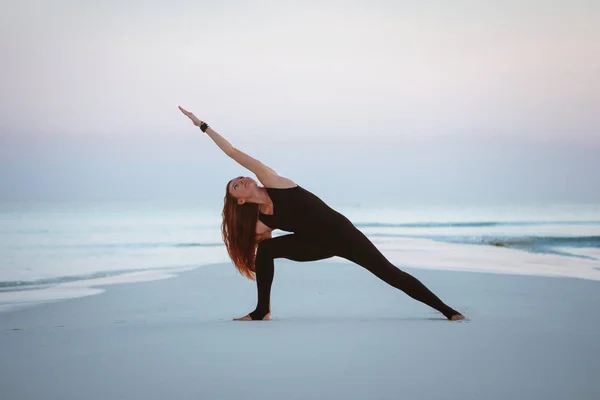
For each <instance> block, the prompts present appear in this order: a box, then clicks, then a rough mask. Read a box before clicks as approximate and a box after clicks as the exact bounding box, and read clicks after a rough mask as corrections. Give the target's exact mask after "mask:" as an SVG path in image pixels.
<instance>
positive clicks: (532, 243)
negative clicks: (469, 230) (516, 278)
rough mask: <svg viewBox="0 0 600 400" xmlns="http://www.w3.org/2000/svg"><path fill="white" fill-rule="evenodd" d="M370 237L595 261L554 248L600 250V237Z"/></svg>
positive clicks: (383, 235)
mask: <svg viewBox="0 0 600 400" xmlns="http://www.w3.org/2000/svg"><path fill="white" fill-rule="evenodd" d="M368 236H372V237H406V238H420V239H431V240H436V241H440V242H446V243H458V244H479V245H489V246H498V247H508V248H514V249H519V250H525V251H529V252H532V253H548V254H557V255H564V256H569V257H577V258H585V259H590V260H597V259H598V258H596V257H592V256H587V255H582V254H574V253H569V252H567V251H564V250H557V249H555V248H556V247H582V248H589V247H592V248H600V236H564V237H563V236H517V237H506V236H504V237H498V236H439V235H410V234H386V233H373V234H369V235H368Z"/></svg>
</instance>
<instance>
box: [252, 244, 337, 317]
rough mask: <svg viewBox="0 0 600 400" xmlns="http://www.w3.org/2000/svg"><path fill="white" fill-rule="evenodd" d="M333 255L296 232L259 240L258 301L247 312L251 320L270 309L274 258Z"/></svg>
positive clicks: (328, 256) (314, 257)
mask: <svg viewBox="0 0 600 400" xmlns="http://www.w3.org/2000/svg"><path fill="white" fill-rule="evenodd" d="M333 256H334V254H333V252H332V251H329V250H327V249H325V248H321V247H319V246H318V245H316V244H315V243H312V242H309V241H307V240H305V239H303V238H302V237H301V236H299V235H297V234H290V235H283V236H278V237H275V238H272V239H267V240H263V241H262V242H260V243H259V244H258V249H257V251H256V262H255V269H256V289H257V292H258V302H257V305H256V309H255V310H254V311H252V312H251V313H250V314H249V315H250V317H251V318H252V319H253V320H256V319H263V318H264V317H265V315H267V314H268V313H269V311H270V304H269V303H270V298H271V285H272V283H273V275H274V272H275V265H274V260H275V259H276V258H287V259H288V260H292V261H300V262H303V261H317V260H324V259H326V258H330V257H333Z"/></svg>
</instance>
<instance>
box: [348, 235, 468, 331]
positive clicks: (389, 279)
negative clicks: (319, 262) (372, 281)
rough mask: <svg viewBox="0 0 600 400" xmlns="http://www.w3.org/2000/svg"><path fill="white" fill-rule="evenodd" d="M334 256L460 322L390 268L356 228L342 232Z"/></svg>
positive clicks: (412, 280) (457, 316) (425, 290)
mask: <svg viewBox="0 0 600 400" xmlns="http://www.w3.org/2000/svg"><path fill="white" fill-rule="evenodd" d="M336 250H337V252H336V255H339V256H340V257H343V258H345V259H347V260H349V261H352V262H354V263H356V264H358V265H360V266H362V267H364V268H365V269H367V270H368V271H370V272H371V273H373V274H374V275H375V276H377V277H378V278H380V279H381V280H383V281H384V282H386V283H388V284H389V285H391V286H393V287H395V288H397V289H400V290H402V291H403V292H404V293H406V294H407V295H409V296H410V297H412V298H413V299H415V300H418V301H420V302H422V303H425V304H427V305H428V306H430V307H432V308H434V309H436V310H438V311H439V312H441V313H442V314H444V316H446V318H448V319H452V320H457V319H464V317H463V316H462V314H460V313H459V312H458V311H456V310H454V309H453V308H451V307H449V306H448V305H446V304H445V303H444V302H443V301H442V300H440V299H439V298H438V297H437V296H436V295H435V294H433V292H432V291H431V290H429V289H428V288H427V287H426V286H425V285H424V284H423V283H421V281H419V280H418V279H417V278H415V277H414V276H412V275H410V274H408V273H406V272H404V271H402V270H401V269H399V268H397V267H396V266H395V265H393V264H392V263H391V262H390V261H389V260H388V259H387V258H386V257H385V256H384V255H383V254H382V253H381V252H380V251H379V249H377V247H375V245H374V244H373V243H372V242H371V241H370V240H369V239H368V238H367V237H366V236H365V235H364V234H363V233H362V232H361V231H359V230H358V229H351V230H350V232H349V231H346V232H345V233H344V235H343V239H340V242H339V243H337V244H336Z"/></svg>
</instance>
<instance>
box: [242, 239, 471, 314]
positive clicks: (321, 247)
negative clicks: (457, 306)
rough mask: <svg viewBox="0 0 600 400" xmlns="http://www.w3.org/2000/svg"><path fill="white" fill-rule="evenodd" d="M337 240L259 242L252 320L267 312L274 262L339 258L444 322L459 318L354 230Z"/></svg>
mask: <svg viewBox="0 0 600 400" xmlns="http://www.w3.org/2000/svg"><path fill="white" fill-rule="evenodd" d="M336 239H337V240H335V241H331V240H325V241H322V240H320V241H318V242H317V241H316V240H314V239H313V240H307V239H306V238H303V237H302V236H300V235H297V234H289V235H283V236H278V237H275V238H272V239H267V240H263V241H262V242H260V243H259V245H258V249H257V252H256V263H255V265H256V286H257V290H258V304H257V306H256V309H255V310H254V311H253V312H251V313H250V316H251V317H252V319H263V318H264V316H265V315H267V313H268V312H269V311H270V304H269V303H270V302H269V301H270V298H271V284H272V283H273V274H274V261H273V260H275V259H276V258H286V259H288V260H293V261H300V262H303V261H316V260H324V259H327V258H331V257H333V256H339V257H342V258H345V259H347V260H349V261H352V262H354V263H356V264H358V265H360V266H362V267H364V268H366V269H367V270H369V271H370V272H372V273H373V274H374V275H375V276H377V277H378V278H380V279H381V280H383V281H384V282H386V283H388V284H389V285H391V286H393V287H395V288H397V289H400V290H402V291H404V292H405V293H406V294H407V295H409V296H410V297H412V298H413V299H415V300H419V301H421V302H423V303H425V304H427V305H428V306H430V307H433V308H435V309H436V310H438V311H439V312H441V313H442V314H444V316H446V318H448V319H450V318H451V317H452V316H453V315H456V314H460V313H459V312H458V311H456V310H454V309H452V308H450V307H449V306H447V305H446V304H444V303H443V302H442V301H441V300H440V299H439V298H438V297H437V296H436V295H435V294H433V293H432V292H431V291H430V290H429V289H427V288H426V287H425V285H423V284H422V283H421V282H420V281H419V280H418V279H416V278H415V277H413V276H412V275H410V274H407V273H406V272H404V271H401V270H400V269H398V268H397V267H396V266H394V265H393V264H392V263H391V262H390V261H389V260H388V259H387V258H386V257H385V256H384V255H383V254H381V252H380V251H379V250H378V249H377V248H376V247H375V245H374V244H373V243H372V242H371V241H370V240H369V239H368V238H367V237H366V236H365V235H364V234H363V233H362V232H361V231H359V230H358V229H351V230H350V232H348V231H346V234H344V235H340V236H338V237H337V238H336Z"/></svg>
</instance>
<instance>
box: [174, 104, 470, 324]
mask: <svg viewBox="0 0 600 400" xmlns="http://www.w3.org/2000/svg"><path fill="white" fill-rule="evenodd" d="M179 109H180V110H181V112H183V113H184V114H185V115H186V116H188V117H189V118H190V119H191V120H192V122H193V123H194V125H196V126H198V127H200V129H201V130H202V131H203V132H205V133H207V134H208V136H210V138H211V139H212V140H213V141H214V142H215V144H216V145H217V146H219V148H220V149H221V150H223V152H224V153H225V154H227V155H228V156H229V157H231V158H233V159H234V160H235V161H237V162H238V163H239V164H240V165H242V166H243V167H245V168H247V169H248V170H250V171H252V172H253V173H254V174H255V175H256V177H257V178H258V180H259V181H260V182H261V183H262V185H263V186H262V187H261V186H258V185H257V183H256V181H254V180H253V179H251V178H248V177H243V176H239V177H237V178H234V179H232V180H230V181H229V182H228V183H227V186H226V188H225V205H224V207H223V224H222V226H221V229H222V234H223V240H224V242H225V246H226V247H227V252H228V253H229V256H230V257H231V259H232V261H233V263H234V265H235V267H236V268H237V269H238V271H239V272H240V273H241V274H242V275H244V276H246V277H247V278H249V279H256V285H257V290H258V304H257V306H256V309H255V310H254V311H252V312H251V313H249V314H247V315H245V316H244V317H241V318H235V319H234V320H236V321H249V320H269V319H270V317H271V313H270V297H271V284H272V282H273V272H274V262H273V260H274V259H276V258H287V259H289V260H294V261H316V260H322V259H326V258H330V257H333V256H339V257H342V258H345V259H347V260H350V261H352V262H354V263H356V264H359V265H360V266H362V267H364V268H366V269H367V270H369V271H370V272H372V273H373V274H374V275H376V276H377V277H379V278H380V279H381V280H383V281H384V282H386V283H388V284H389V285H391V286H393V287H395V288H398V289H400V290H402V291H404V292H405V293H406V294H408V295H409V296H411V297H412V298H414V299H416V300H419V301H421V302H423V303H425V304H427V305H429V306H431V307H433V308H435V309H436V310H438V311H440V312H441V313H442V314H444V315H445V316H446V318H448V319H449V320H452V321H457V320H461V319H465V317H464V316H463V315H462V314H461V313H459V312H458V311H456V310H454V309H452V308H450V307H449V306H447V305H446V304H444V303H443V302H442V301H441V300H440V299H439V298H438V297H437V296H436V295H434V294H433V293H432V292H431V291H430V290H429V289H427V288H426V287H425V286H424V285H423V284H422V283H421V282H420V281H419V280H417V279H416V278H414V277H413V276H411V275H409V274H407V273H406V272H404V271H401V270H400V269H398V268H396V267H395V266H394V265H393V264H392V263H390V262H389V261H388V260H387V259H386V257H385V256H384V255H383V254H381V252H380V251H379V250H378V249H377V248H376V247H375V245H373V243H371V241H370V240H369V239H368V238H367V237H366V236H365V235H364V234H363V233H362V232H361V231H360V230H358V229H357V228H356V227H355V226H354V225H353V224H352V222H350V220H348V219H347V218H346V217H345V216H343V215H342V214H340V213H338V212H337V211H335V210H333V209H332V208H330V207H329V206H328V205H327V204H325V203H324V202H323V201H322V200H321V199H319V198H318V197H317V196H315V195H314V194H312V193H311V192H309V191H308V190H306V189H304V188H302V187H300V186H299V185H297V184H296V183H295V182H293V181H292V180H290V179H287V178H284V177H282V176H279V175H277V173H276V172H275V171H273V170H272V169H271V168H269V167H267V166H266V165H264V164H263V163H261V162H260V161H258V160H256V159H254V158H252V157H251V156H249V155H248V154H246V153H244V152H242V151H240V150H238V149H236V148H234V147H233V146H232V145H231V144H230V143H229V142H228V141H227V140H226V139H225V138H223V137H222V136H221V135H219V134H218V133H217V132H216V131H215V130H214V129H212V128H210V127H209V126H208V124H206V122H203V121H201V120H199V119H198V118H197V117H196V116H195V115H194V114H192V113H191V112H189V111H187V110H184V109H183V108H181V107H179ZM273 229H282V230H284V231H288V232H293V233H291V234H289V235H283V236H279V237H276V238H271V231H273Z"/></svg>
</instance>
